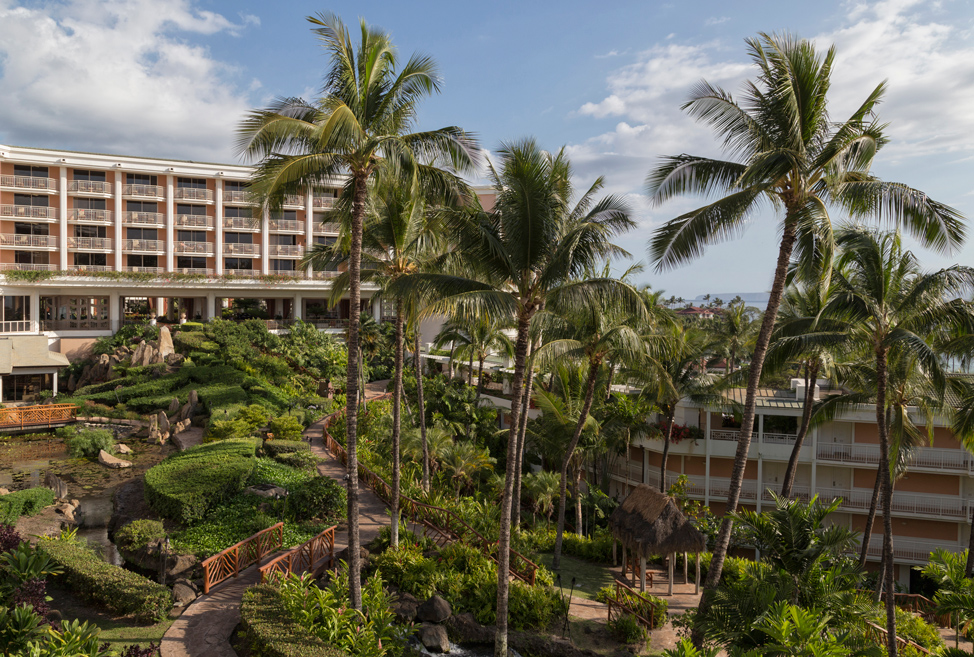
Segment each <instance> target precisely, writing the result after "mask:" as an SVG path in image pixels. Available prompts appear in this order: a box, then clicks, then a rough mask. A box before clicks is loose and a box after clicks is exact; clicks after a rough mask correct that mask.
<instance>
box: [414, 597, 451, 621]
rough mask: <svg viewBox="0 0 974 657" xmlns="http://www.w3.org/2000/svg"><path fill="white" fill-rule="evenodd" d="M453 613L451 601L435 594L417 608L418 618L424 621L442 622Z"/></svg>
mask: <svg viewBox="0 0 974 657" xmlns="http://www.w3.org/2000/svg"><path fill="white" fill-rule="evenodd" d="M452 615H453V609H451V608H450V603H449V602H447V601H446V600H444V599H443V598H441V597H440V596H438V595H434V596H433V597H432V598H430V599H429V600H427V601H426V602H424V603H423V604H421V605H419V607H418V608H417V609H416V618H417V619H419V620H421V621H423V622H424V623H442V622H444V621H445V620H446V619H448V618H449V617H450V616H452Z"/></svg>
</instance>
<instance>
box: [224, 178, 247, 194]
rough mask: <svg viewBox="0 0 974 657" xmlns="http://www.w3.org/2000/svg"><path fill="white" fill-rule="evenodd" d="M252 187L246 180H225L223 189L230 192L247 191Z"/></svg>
mask: <svg viewBox="0 0 974 657" xmlns="http://www.w3.org/2000/svg"><path fill="white" fill-rule="evenodd" d="M249 188H250V183H249V182H246V181H244V180H225V181H223V189H225V190H227V191H228V192H246V191H247V189H249Z"/></svg>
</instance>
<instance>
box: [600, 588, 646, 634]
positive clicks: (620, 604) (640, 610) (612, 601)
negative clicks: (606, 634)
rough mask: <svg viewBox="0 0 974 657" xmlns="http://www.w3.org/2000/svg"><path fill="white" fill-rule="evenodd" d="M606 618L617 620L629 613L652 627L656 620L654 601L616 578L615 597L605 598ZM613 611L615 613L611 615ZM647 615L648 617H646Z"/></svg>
mask: <svg viewBox="0 0 974 657" xmlns="http://www.w3.org/2000/svg"><path fill="white" fill-rule="evenodd" d="M606 607H607V608H608V620H610V621H612V620H618V618H619V617H620V616H623V615H624V614H630V615H632V616H634V617H635V618H636V620H637V621H639V622H640V623H642V624H643V625H645V626H646V628H647V629H650V630H651V629H653V627H654V625H655V621H656V615H657V611H656V603H654V602H653V601H652V600H650V599H649V598H647V597H646V596H644V595H642V594H640V593H639V592H637V591H636V590H635V589H633V588H631V587H630V586H629V585H628V584H626V583H625V582H623V581H622V580H618V579H617V580H616V590H615V597H612V598H609V599H608V600H606ZM613 612H614V613H615V615H614V616H613ZM647 616H648V618H647Z"/></svg>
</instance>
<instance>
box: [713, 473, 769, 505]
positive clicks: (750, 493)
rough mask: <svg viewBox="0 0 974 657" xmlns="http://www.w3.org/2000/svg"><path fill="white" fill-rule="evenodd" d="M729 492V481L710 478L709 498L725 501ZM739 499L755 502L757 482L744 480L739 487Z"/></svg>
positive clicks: (723, 478)
mask: <svg viewBox="0 0 974 657" xmlns="http://www.w3.org/2000/svg"><path fill="white" fill-rule="evenodd" d="M729 492H730V479H729V478H727V477H711V478H710V497H711V498H717V499H718V500H719V499H722V498H723V499H726V498H727V495H728V493H729ZM741 499H742V500H751V501H755V500H757V499H758V482H757V481H755V480H754V479H745V480H744V482H743V483H742V485H741Z"/></svg>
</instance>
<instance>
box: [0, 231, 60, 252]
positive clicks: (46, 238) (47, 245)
mask: <svg viewBox="0 0 974 657" xmlns="http://www.w3.org/2000/svg"><path fill="white" fill-rule="evenodd" d="M0 248H4V249H50V250H54V249H56V248H57V238H56V237H54V236H53V235H17V234H14V233H3V234H0Z"/></svg>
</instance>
